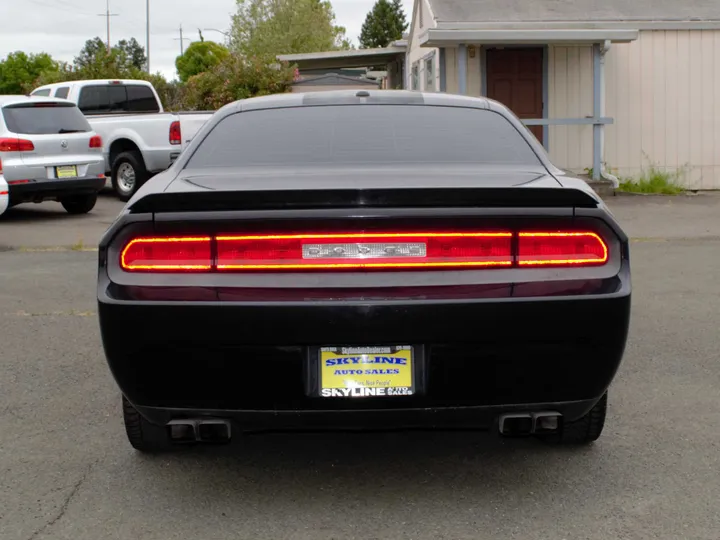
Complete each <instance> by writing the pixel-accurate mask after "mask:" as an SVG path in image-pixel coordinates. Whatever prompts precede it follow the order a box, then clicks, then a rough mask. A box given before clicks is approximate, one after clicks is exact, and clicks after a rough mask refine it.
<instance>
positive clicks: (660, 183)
mask: <svg viewBox="0 0 720 540" xmlns="http://www.w3.org/2000/svg"><path fill="white" fill-rule="evenodd" d="M677 177H678V175H677V173H669V172H666V171H661V170H660V169H658V168H657V167H654V166H653V167H650V168H649V169H648V170H646V171H644V172H643V174H642V175H641V176H640V177H638V178H628V179H625V180H622V181H621V182H620V186H619V188H618V189H619V190H620V191H626V192H629V193H654V194H658V195H679V194H680V193H683V192H684V191H685V188H683V187H682V186H680V185H679V184H678V183H677Z"/></svg>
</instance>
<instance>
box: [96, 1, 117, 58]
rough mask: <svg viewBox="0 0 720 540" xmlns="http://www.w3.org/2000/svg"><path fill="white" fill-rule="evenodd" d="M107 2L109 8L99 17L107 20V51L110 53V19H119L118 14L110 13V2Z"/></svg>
mask: <svg viewBox="0 0 720 540" xmlns="http://www.w3.org/2000/svg"><path fill="white" fill-rule="evenodd" d="M106 1H107V8H106V10H105V13H99V14H98V17H105V18H106V19H107V50H108V51H110V17H117V16H118V14H117V13H110V0H106Z"/></svg>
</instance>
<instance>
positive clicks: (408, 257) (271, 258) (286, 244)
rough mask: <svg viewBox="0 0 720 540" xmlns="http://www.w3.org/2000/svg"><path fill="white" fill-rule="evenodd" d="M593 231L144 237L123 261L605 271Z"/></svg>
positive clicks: (203, 268) (195, 266)
mask: <svg viewBox="0 0 720 540" xmlns="http://www.w3.org/2000/svg"><path fill="white" fill-rule="evenodd" d="M607 261H608V246H607V244H606V242H605V241H604V240H603V239H602V238H601V237H600V235H598V234H597V233H594V232H591V231H572V232H538V231H527V232H524V231H520V232H511V231H492V232H397V233H347V234H346V233H340V234H311V233H307V234H257V235H215V236H178V237H142V238H135V239H132V240H130V241H129V242H128V243H127V244H126V245H125V247H124V249H123V250H122V252H121V255H120V266H121V268H122V269H123V270H125V271H128V272H219V273H223V272H247V271H323V270H325V271H331V270H403V269H429V270H431V269H441V270H452V269H457V270H461V269H473V268H474V269H480V268H510V267H540V266H543V267H547V266H555V267H558V266H559V267H562V266H574V267H577V266H599V265H603V264H605V263H606V262H607Z"/></svg>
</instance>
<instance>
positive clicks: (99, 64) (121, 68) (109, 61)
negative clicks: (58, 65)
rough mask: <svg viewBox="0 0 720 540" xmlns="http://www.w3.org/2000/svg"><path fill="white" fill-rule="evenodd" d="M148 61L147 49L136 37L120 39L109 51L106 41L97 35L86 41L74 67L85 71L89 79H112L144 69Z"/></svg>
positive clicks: (74, 62)
mask: <svg viewBox="0 0 720 540" xmlns="http://www.w3.org/2000/svg"><path fill="white" fill-rule="evenodd" d="M146 62H147V57H146V56H145V49H144V48H143V47H142V46H141V45H140V44H139V43H138V42H137V40H136V39H135V38H131V39H130V41H127V40H124V39H123V40H122V41H119V42H118V43H117V45H114V46H113V47H112V48H111V49H110V51H109V52H108V50H107V45H106V44H105V42H104V41H103V40H102V39H101V38H99V37H96V38H93V39H89V40H87V41H86V42H85V45H84V46H83V48H82V50H81V51H80V54H78V56H76V57H75V60H74V61H73V68H74V69H75V70H76V71H81V72H83V73H85V74H86V75H87V77H86V78H88V79H112V78H116V77H117V78H120V77H126V76H128V74H130V73H131V72H133V71H134V70H142V69H144V68H145V64H146Z"/></svg>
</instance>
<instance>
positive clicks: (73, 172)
mask: <svg viewBox="0 0 720 540" xmlns="http://www.w3.org/2000/svg"><path fill="white" fill-rule="evenodd" d="M55 171H56V174H57V177H58V178H77V175H78V173H77V167H76V166H75V165H66V166H64V167H57V168H56V169H55Z"/></svg>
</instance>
